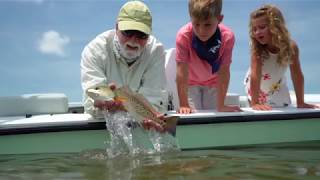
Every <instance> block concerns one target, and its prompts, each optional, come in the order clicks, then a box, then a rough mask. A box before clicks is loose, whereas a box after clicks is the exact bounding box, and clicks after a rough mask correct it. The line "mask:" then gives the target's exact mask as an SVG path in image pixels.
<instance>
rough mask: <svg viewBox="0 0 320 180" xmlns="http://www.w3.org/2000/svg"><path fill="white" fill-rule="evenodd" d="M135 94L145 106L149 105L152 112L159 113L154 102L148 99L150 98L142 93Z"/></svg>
mask: <svg viewBox="0 0 320 180" xmlns="http://www.w3.org/2000/svg"><path fill="white" fill-rule="evenodd" d="M134 96H135V97H136V98H138V99H139V100H140V101H141V102H142V103H143V104H144V105H145V107H147V108H148V109H149V110H150V111H151V112H152V113H154V114H155V115H157V114H158V113H157V111H156V109H155V108H154V107H153V106H152V104H151V103H150V102H149V101H148V99H146V98H145V97H144V96H143V95H142V94H139V93H135V94H134Z"/></svg>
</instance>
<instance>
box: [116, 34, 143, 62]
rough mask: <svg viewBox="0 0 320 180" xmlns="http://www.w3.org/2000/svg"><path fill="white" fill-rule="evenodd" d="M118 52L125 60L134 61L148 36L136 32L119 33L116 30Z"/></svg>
mask: <svg viewBox="0 0 320 180" xmlns="http://www.w3.org/2000/svg"><path fill="white" fill-rule="evenodd" d="M117 36H118V39H119V43H120V51H121V53H122V55H123V56H124V57H125V58H128V59H134V58H137V57H139V56H140V55H141V53H142V51H143V49H144V47H145V45H146V43H147V41H148V38H149V36H148V35H147V34H145V33H143V32H140V31H136V30H127V31H120V30H119V29H117Z"/></svg>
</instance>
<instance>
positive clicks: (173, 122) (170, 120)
mask: <svg viewBox="0 0 320 180" xmlns="http://www.w3.org/2000/svg"><path fill="white" fill-rule="evenodd" d="M178 118H179V117H178V116H169V117H165V118H164V121H165V122H166V123H165V129H175V128H176V126H177V122H178Z"/></svg>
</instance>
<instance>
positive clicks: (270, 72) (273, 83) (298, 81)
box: [245, 5, 319, 110]
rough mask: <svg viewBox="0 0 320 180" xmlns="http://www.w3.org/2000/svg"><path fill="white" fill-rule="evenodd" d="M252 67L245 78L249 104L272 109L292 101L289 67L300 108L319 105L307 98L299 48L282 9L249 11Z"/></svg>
mask: <svg viewBox="0 0 320 180" xmlns="http://www.w3.org/2000/svg"><path fill="white" fill-rule="evenodd" d="M249 29H250V38H251V69H250V70H249V72H248V73H247V77H246V79H245V85H246V91H247V94H248V97H249V101H250V105H251V107H252V108H253V109H255V110H271V109H272V107H285V106H288V105H290V104H291V100H290V94H289V90H288V87H287V84H286V79H285V73H286V70H287V68H288V67H290V72H291V79H292V81H293V85H294V90H295V93H296V99H297V107H298V108H319V106H317V105H313V104H307V103H305V102H304V77H303V73H302V71H301V67H300V62H299V49H298V46H297V44H296V43H295V42H294V41H293V40H292V39H291V38H290V35H289V32H288V30H287V28H286V24H285V20H284V18H283V15H282V13H281V11H280V10H279V9H278V8H277V7H275V6H273V5H265V6H262V7H261V8H259V9H257V10H255V11H254V12H252V13H251V15H250V25H249Z"/></svg>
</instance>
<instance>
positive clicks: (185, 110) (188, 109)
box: [178, 106, 194, 114]
mask: <svg viewBox="0 0 320 180" xmlns="http://www.w3.org/2000/svg"><path fill="white" fill-rule="evenodd" d="M193 112H194V110H193V109H192V108H191V107H189V106H182V107H180V108H179V110H178V113H179V114H191V113H193Z"/></svg>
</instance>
